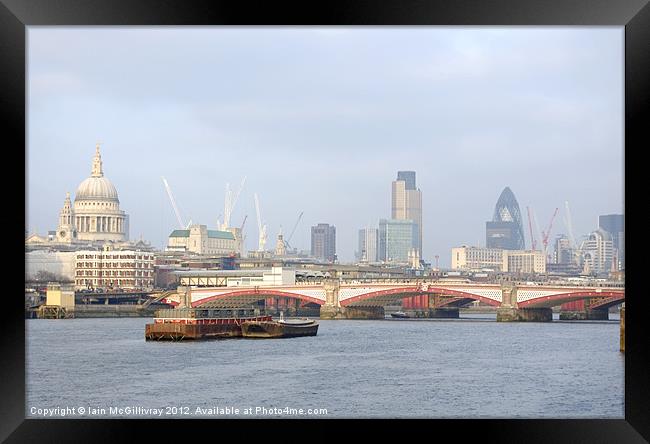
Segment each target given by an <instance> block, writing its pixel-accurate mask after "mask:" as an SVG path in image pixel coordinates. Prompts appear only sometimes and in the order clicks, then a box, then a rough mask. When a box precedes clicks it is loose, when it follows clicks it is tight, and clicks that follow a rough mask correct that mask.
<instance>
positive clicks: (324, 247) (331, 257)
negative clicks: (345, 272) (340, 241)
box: [311, 224, 336, 262]
mask: <svg viewBox="0 0 650 444" xmlns="http://www.w3.org/2000/svg"><path fill="white" fill-rule="evenodd" d="M311 255H312V257H315V258H317V259H322V260H325V261H327V262H334V261H335V260H336V227H334V226H332V225H329V224H318V225H316V226H315V227H311Z"/></svg>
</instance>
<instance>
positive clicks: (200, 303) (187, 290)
mask: <svg viewBox="0 0 650 444" xmlns="http://www.w3.org/2000/svg"><path fill="white" fill-rule="evenodd" d="M263 300H266V301H267V302H268V301H269V300H275V302H276V304H277V303H279V304H280V305H281V306H286V307H290V306H295V307H299V306H300V307H304V306H312V307H318V306H320V308H321V317H343V318H350V317H382V318H383V307H384V306H386V305H390V304H394V303H396V302H398V301H400V300H401V301H402V307H403V308H404V309H408V310H415V311H420V312H426V311H429V312H430V313H429V314H430V315H432V316H431V317H436V316H435V314H436V313H438V314H440V313H444V311H445V310H453V309H456V313H457V308H458V307H459V306H462V305H466V304H468V303H470V302H472V301H480V302H482V303H483V304H486V305H490V306H494V307H497V308H498V311H497V319H498V320H503V321H508V320H542V321H543V320H550V319H551V307H555V306H563V308H566V309H567V310H570V311H572V312H578V313H579V312H585V313H586V314H585V318H591V317H590V316H589V313H591V312H595V313H600V314H599V315H598V316H600V318H602V316H603V315H602V313H605V319H606V313H607V309H608V308H609V307H611V306H613V305H617V304H620V303H622V302H623V301H624V300H625V288H624V286H623V284H622V283H610V284H605V283H603V284H600V285H594V286H576V285H557V284H555V285H531V284H478V283H471V282H464V283H460V282H456V283H453V282H441V281H426V280H419V281H417V282H416V281H412V282H408V281H407V282H394V283H386V282H379V283H372V282H370V283H357V282H354V281H352V282H344V281H339V280H336V279H327V280H323V281H322V282H319V283H304V284H299V283H298V284H295V285H291V286H285V285H280V286H251V287H239V286H237V287H232V286H230V287H228V286H222V287H200V286H185V287H179V288H178V290H177V293H176V294H175V295H173V296H171V297H168V298H167V299H166V300H165V301H164V302H167V303H171V304H173V305H183V306H191V307H205V308H242V307H250V306H251V305H252V304H257V303H259V301H263ZM364 312H365V313H366V314H365V315H364V314H363V313H364ZM368 314H369V315H368ZM425 316H426V314H425ZM547 318H548V319H547Z"/></svg>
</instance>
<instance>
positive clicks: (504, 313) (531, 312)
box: [497, 284, 553, 322]
mask: <svg viewBox="0 0 650 444" xmlns="http://www.w3.org/2000/svg"><path fill="white" fill-rule="evenodd" d="M552 320H553V311H552V310H551V309H550V308H546V307H539V308H519V307H518V305H517V287H515V286H514V285H511V284H505V285H503V286H502V287H501V306H500V307H499V308H497V322H551V321H552Z"/></svg>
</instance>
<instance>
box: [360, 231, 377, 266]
mask: <svg viewBox="0 0 650 444" xmlns="http://www.w3.org/2000/svg"><path fill="white" fill-rule="evenodd" d="M378 241H379V230H377V229H376V228H362V229H360V230H359V251H358V252H357V259H358V260H359V261H362V262H377V260H378V258H377V243H378Z"/></svg>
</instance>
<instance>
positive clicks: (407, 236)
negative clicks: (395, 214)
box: [378, 219, 418, 264]
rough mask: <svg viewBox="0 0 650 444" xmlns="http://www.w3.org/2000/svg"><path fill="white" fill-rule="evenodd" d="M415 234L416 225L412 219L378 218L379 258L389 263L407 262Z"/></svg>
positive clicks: (416, 230)
mask: <svg viewBox="0 0 650 444" xmlns="http://www.w3.org/2000/svg"><path fill="white" fill-rule="evenodd" d="M417 235H418V226H417V224H416V223H415V222H414V221H412V220H408V219H407V220H398V219H380V220H379V252H378V255H379V260H380V261H384V262H389V263H402V264H406V263H408V262H409V252H411V250H412V249H413V248H414V247H413V239H414V238H416V237H417ZM411 254H412V253H411Z"/></svg>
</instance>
